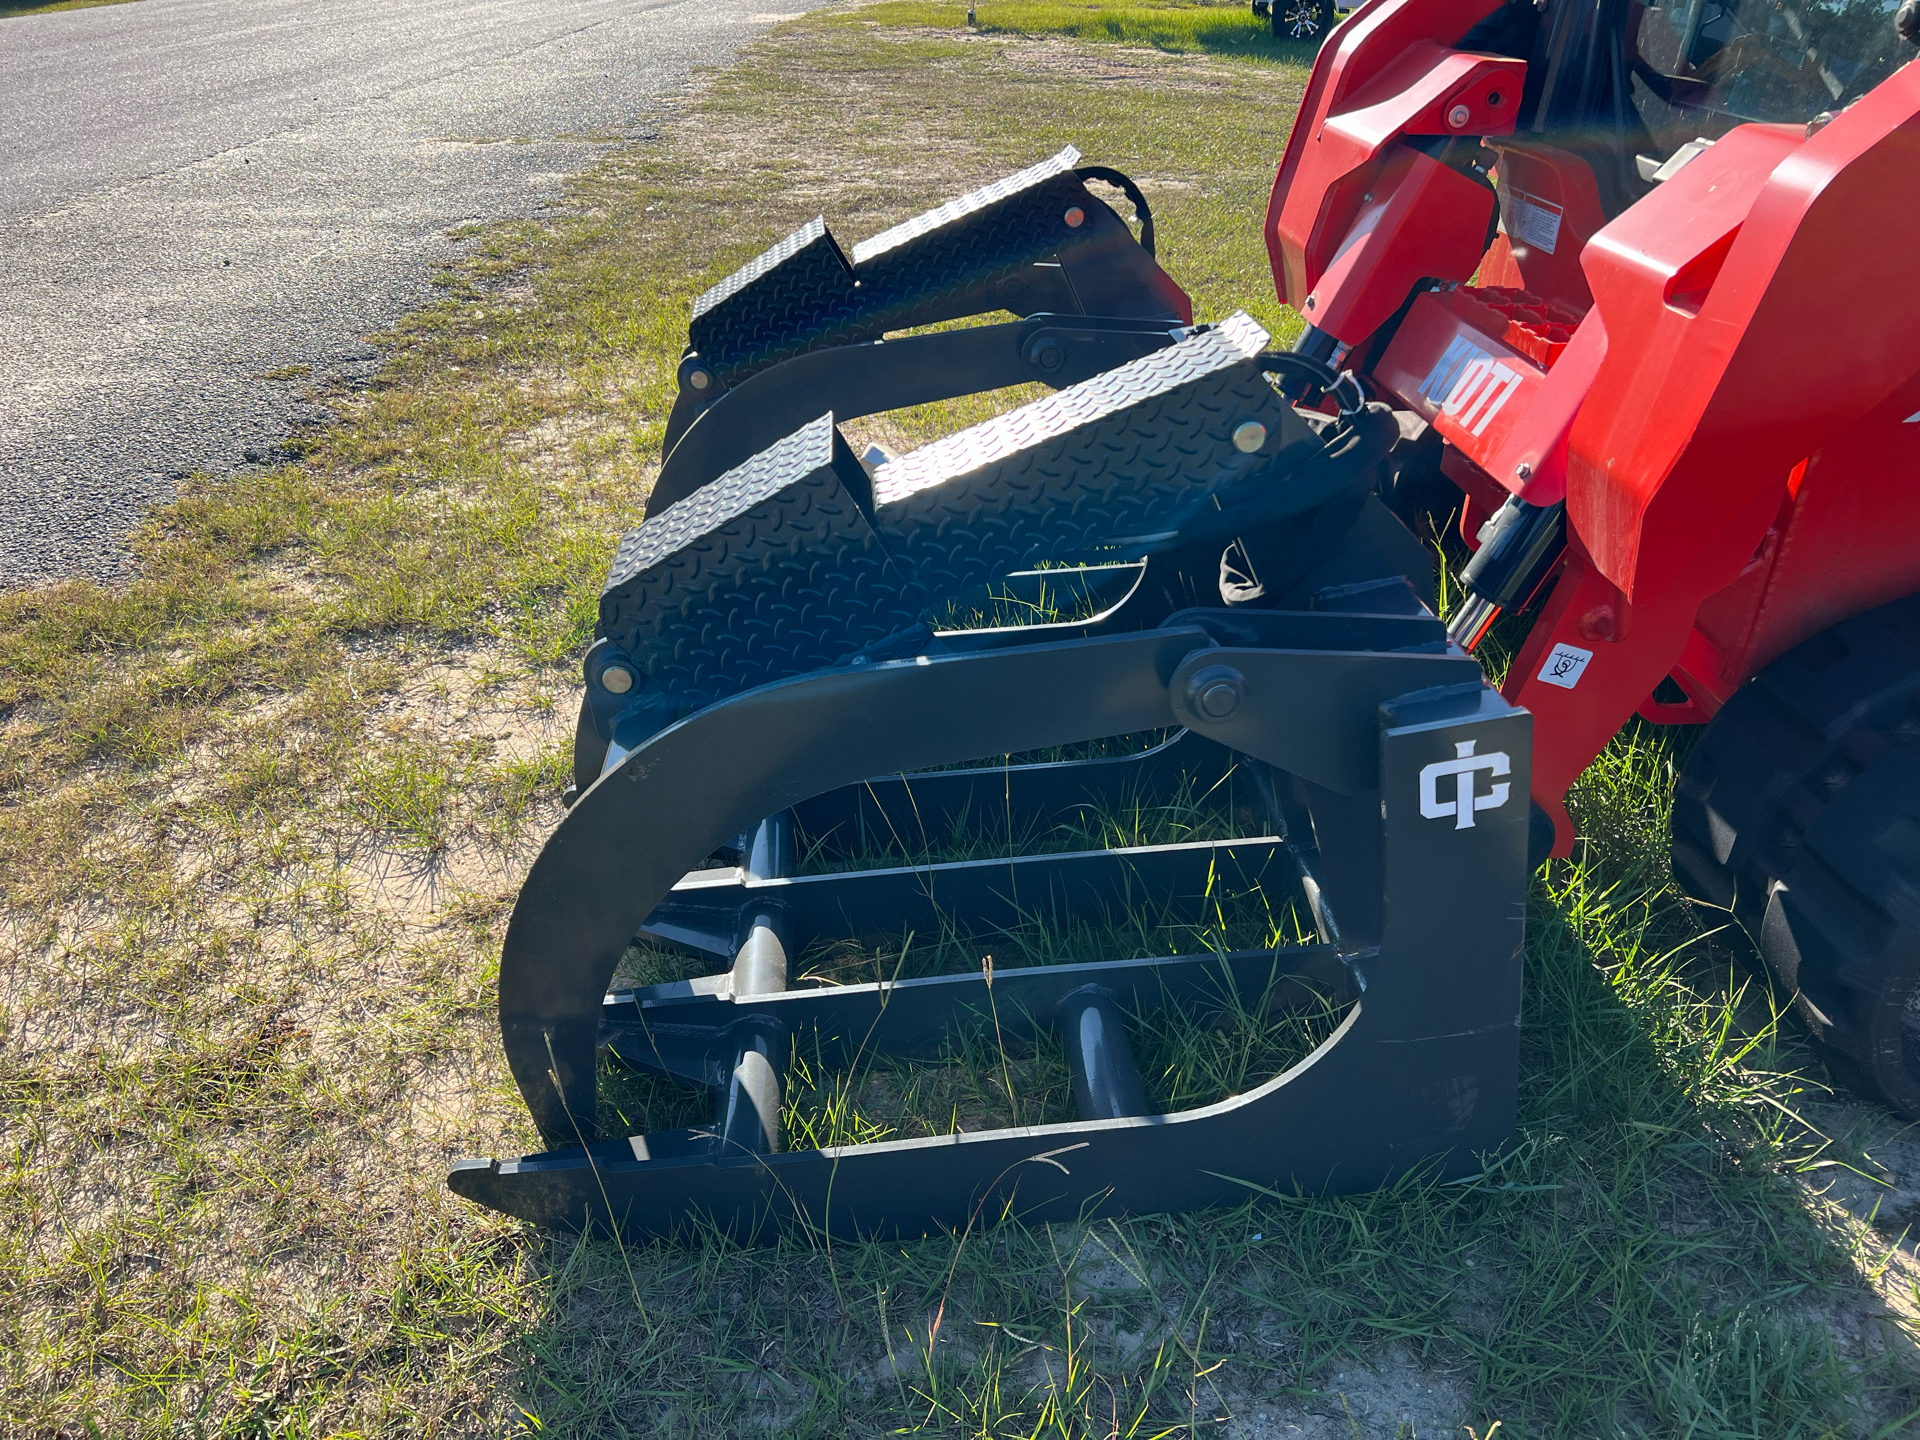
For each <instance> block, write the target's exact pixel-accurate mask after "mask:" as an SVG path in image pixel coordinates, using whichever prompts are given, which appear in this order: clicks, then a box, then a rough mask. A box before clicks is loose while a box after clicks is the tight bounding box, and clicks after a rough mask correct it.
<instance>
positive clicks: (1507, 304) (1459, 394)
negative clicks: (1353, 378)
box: [1373, 285, 1581, 492]
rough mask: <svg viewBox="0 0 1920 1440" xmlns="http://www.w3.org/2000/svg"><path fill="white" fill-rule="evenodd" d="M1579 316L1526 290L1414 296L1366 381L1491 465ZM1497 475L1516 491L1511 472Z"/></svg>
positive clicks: (1460, 289) (1468, 289)
mask: <svg viewBox="0 0 1920 1440" xmlns="http://www.w3.org/2000/svg"><path fill="white" fill-rule="evenodd" d="M1580 318H1581V317H1580V315H1579V314H1578V313H1577V312H1575V311H1573V310H1570V309H1568V308H1566V307H1565V306H1563V305H1560V304H1559V303H1557V302H1552V301H1547V300H1542V299H1541V298H1540V297H1539V296H1537V295H1533V294H1530V293H1529V292H1527V291H1525V290H1515V289H1511V288H1507V287H1486V288H1476V287H1474V286H1470V285H1459V286H1454V287H1451V288H1448V289H1442V290H1434V291H1429V292H1428V293H1427V294H1425V295H1422V296H1420V297H1419V298H1418V299H1417V300H1415V301H1414V302H1413V307H1412V309H1410V310H1409V311H1408V312H1407V317H1406V319H1405V320H1404V321H1402V322H1401V325H1400V329H1399V331H1398V332H1397V333H1396V334H1395V335H1394V337H1393V343H1392V344H1390V345H1389V346H1388V347H1387V349H1386V353H1385V354H1383V355H1382V356H1381V357H1380V359H1379V361H1378V362H1377V363H1376V364H1375V365H1374V367H1373V378H1374V381H1375V382H1376V383H1377V384H1378V385H1380V386H1381V387H1382V388H1383V389H1385V390H1386V391H1388V392H1389V393H1391V394H1392V395H1394V396H1395V397H1397V398H1398V399H1399V400H1400V402H1401V403H1402V404H1403V405H1405V406H1406V407H1407V408H1408V409H1409V410H1412V411H1414V412H1415V413H1417V414H1418V415H1420V416H1421V417H1422V418H1423V419H1425V420H1426V421H1427V422H1428V423H1429V424H1430V425H1432V426H1433V427H1434V428H1435V429H1436V430H1438V431H1439V432H1440V434H1441V436H1442V437H1443V438H1445V439H1446V440H1448V441H1449V442H1451V443H1452V444H1453V445H1454V446H1456V447H1457V448H1458V449H1459V450H1460V452H1461V453H1462V454H1463V455H1465V456H1466V458H1467V459H1469V460H1471V461H1473V463H1474V464H1476V465H1478V466H1479V467H1480V468H1481V469H1483V470H1491V469H1492V464H1491V461H1492V459H1493V457H1494V456H1495V455H1497V454H1499V453H1500V448H1501V447H1502V446H1503V445H1504V444H1505V443H1506V441H1507V437H1508V436H1509V435H1510V434H1511V433H1512V431H1513V426H1514V422H1515V420H1516V419H1518V417H1519V416H1521V415H1523V414H1525V413H1526V409H1527V406H1528V405H1529V404H1530V403H1531V402H1532V400H1533V396H1534V392H1535V391H1537V390H1538V389H1539V387H1540V383H1541V381H1543V380H1544V379H1545V378H1546V373H1547V371H1548V370H1549V369H1550V368H1551V367H1552V365H1553V362H1554V361H1556V360H1558V359H1559V358H1560V352H1561V351H1563V350H1565V349H1566V347H1567V342H1568V341H1569V340H1570V339H1572V337H1573V331H1574V328H1575V327H1576V326H1577V325H1578V324H1579V323H1580ZM1504 483H1506V484H1507V486H1508V488H1509V489H1513V490H1515V491H1516V492H1517V490H1518V484H1517V482H1515V481H1513V480H1512V478H1511V477H1506V478H1505V481H1504Z"/></svg>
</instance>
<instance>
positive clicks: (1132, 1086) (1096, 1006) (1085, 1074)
mask: <svg viewBox="0 0 1920 1440" xmlns="http://www.w3.org/2000/svg"><path fill="white" fill-rule="evenodd" d="M1056 1013H1057V1014H1058V1016H1059V1021H1060V1036H1061V1038H1062V1039H1063V1040H1065V1041H1066V1045H1067V1069H1068V1070H1069V1071H1070V1072H1072V1075H1073V1102H1074V1104H1075V1105H1076V1106H1078V1107H1079V1110H1080V1118H1081V1119H1082V1120H1118V1119H1120V1118H1121V1117H1123V1116H1127V1115H1145V1114H1148V1113H1149V1111H1148V1109H1147V1096H1146V1092H1145V1091H1144V1090H1142V1089H1141V1088H1140V1072H1139V1071H1138V1070H1137V1069H1135V1068H1134V1064H1133V1051H1132V1049H1131V1048H1130V1047H1129V1046H1128V1044H1127V1028H1126V1022H1125V1021H1124V1020H1123V1019H1122V1018H1121V1015H1120V1007H1119V1006H1118V1005H1116V1004H1114V1001H1113V992H1112V991H1111V990H1109V989H1107V987H1106V986H1104V985H1083V986H1081V987H1080V988H1079V989H1078V990H1075V991H1074V992H1073V993H1072V994H1070V995H1068V996H1067V997H1066V998H1065V999H1063V1000H1062V1001H1061V1002H1060V1009H1059V1010H1058V1012H1056Z"/></svg>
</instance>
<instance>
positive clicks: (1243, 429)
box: [1233, 420, 1267, 455]
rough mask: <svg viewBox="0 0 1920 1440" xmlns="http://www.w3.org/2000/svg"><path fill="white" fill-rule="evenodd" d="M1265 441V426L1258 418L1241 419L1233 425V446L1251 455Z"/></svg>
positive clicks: (1244, 453)
mask: <svg viewBox="0 0 1920 1440" xmlns="http://www.w3.org/2000/svg"><path fill="white" fill-rule="evenodd" d="M1266 443H1267V427H1266V426H1264V425H1262V424H1261V423H1260V422H1259V421H1258V420H1243V421H1241V422H1240V423H1239V424H1238V425H1236V426H1234V427H1233V448H1234V449H1236V450H1238V451H1239V452H1240V453H1241V454H1242V455H1251V454H1253V452H1254V451H1256V450H1258V449H1259V448H1260V447H1261V446H1262V445H1264V444H1266Z"/></svg>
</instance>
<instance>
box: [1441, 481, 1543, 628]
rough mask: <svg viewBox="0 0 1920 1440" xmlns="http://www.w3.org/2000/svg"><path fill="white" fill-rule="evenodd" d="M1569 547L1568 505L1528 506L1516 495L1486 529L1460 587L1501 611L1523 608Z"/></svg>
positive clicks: (1500, 509)
mask: <svg viewBox="0 0 1920 1440" xmlns="http://www.w3.org/2000/svg"><path fill="white" fill-rule="evenodd" d="M1566 548H1567V507H1566V502H1564V501H1558V502H1556V503H1554V504H1552V505H1529V504H1528V503H1527V502H1526V501H1524V500H1522V499H1521V498H1520V497H1519V496H1517V495H1516V496H1514V497H1512V498H1511V499H1509V500H1508V501H1507V503H1506V504H1504V505H1502V506H1501V507H1500V508H1499V509H1498V510H1496V511H1494V513H1493V518H1492V519H1491V520H1489V521H1488V522H1487V524H1486V526H1485V528H1483V529H1482V530H1481V532H1480V548H1479V549H1478V550H1476V551H1475V552H1474V555H1473V559H1471V560H1469V561H1468V562H1467V568H1466V569H1465V570H1463V571H1461V573H1460V583H1461V584H1462V585H1463V586H1465V587H1466V588H1467V589H1468V590H1471V591H1472V592H1473V593H1474V594H1475V595H1478V596H1480V597H1481V598H1482V599H1484V600H1487V601H1490V602H1491V603H1492V604H1494V605H1496V606H1498V607H1499V608H1500V609H1502V610H1519V609H1523V608H1525V606H1526V604H1527V602H1528V601H1530V600H1531V599H1532V598H1533V595H1534V592H1535V591H1536V590H1538V589H1539V588H1540V586H1541V584H1542V583H1543V582H1544V581H1545V580H1546V578H1547V575H1548V574H1549V572H1551V571H1552V569H1553V567H1554V566H1555V565H1556V564H1557V563H1558V562H1559V559H1560V556H1561V554H1562V552H1564V551H1565V550H1566Z"/></svg>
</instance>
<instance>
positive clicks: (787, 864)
mask: <svg viewBox="0 0 1920 1440" xmlns="http://www.w3.org/2000/svg"><path fill="white" fill-rule="evenodd" d="M793 846H794V841H793V814H792V812H791V811H787V810H782V811H781V812H780V813H779V814H778V815H769V816H768V817H767V818H766V819H765V820H762V821H761V822H760V823H759V824H758V825H756V826H754V828H753V830H752V832H751V833H750V834H749V836H748V838H747V853H746V855H745V856H744V857H743V858H742V860H741V862H740V863H741V867H742V868H743V869H745V870H746V872H747V874H748V875H750V876H752V877H753V878H754V879H756V880H786V879H790V878H791V877H792V875H793V872H794V869H795V868H796V864H797V861H796V859H795V853H794V848H793Z"/></svg>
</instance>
